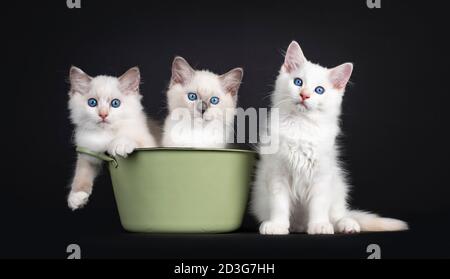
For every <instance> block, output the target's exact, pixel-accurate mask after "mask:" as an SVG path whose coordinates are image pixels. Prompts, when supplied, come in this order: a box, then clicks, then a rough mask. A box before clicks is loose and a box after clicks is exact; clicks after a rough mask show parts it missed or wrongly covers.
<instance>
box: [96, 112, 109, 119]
mask: <svg viewBox="0 0 450 279" xmlns="http://www.w3.org/2000/svg"><path fill="white" fill-rule="evenodd" d="M98 116H100V117H101V118H102V119H103V120H105V118H106V117H108V113H107V112H105V111H101V112H100V113H99V114H98Z"/></svg>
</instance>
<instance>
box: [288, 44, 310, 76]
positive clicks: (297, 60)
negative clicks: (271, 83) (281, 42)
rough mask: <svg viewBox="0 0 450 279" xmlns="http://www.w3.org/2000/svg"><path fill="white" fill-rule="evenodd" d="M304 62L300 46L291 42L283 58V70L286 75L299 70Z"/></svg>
mask: <svg viewBox="0 0 450 279" xmlns="http://www.w3.org/2000/svg"><path fill="white" fill-rule="evenodd" d="M305 62H306V58H305V55H304V54H303V51H302V49H301V48H300V45H299V44H298V43H297V42H296V41H292V42H291V44H290V45H289V47H288V49H287V51H286V56H285V57H284V64H283V67H284V69H285V70H286V71H287V72H288V73H291V72H293V71H295V70H297V69H299V68H300V67H301V66H302V65H303V64H304V63H305Z"/></svg>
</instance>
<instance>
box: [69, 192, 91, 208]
mask: <svg viewBox="0 0 450 279" xmlns="http://www.w3.org/2000/svg"><path fill="white" fill-rule="evenodd" d="M88 200H89V194H88V193H86V192H82V191H80V192H70V194H69V197H68V198H67V204H68V205H69V208H70V209H72V210H76V209H79V208H82V207H83V206H84V205H86V203H87V202H88Z"/></svg>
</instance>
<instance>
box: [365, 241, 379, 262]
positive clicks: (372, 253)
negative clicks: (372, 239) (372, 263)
mask: <svg viewBox="0 0 450 279" xmlns="http://www.w3.org/2000/svg"><path fill="white" fill-rule="evenodd" d="M366 252H367V253H369V256H368V257H367V259H369V260H379V259H381V248H380V245H378V244H369V245H368V246H367V248H366Z"/></svg>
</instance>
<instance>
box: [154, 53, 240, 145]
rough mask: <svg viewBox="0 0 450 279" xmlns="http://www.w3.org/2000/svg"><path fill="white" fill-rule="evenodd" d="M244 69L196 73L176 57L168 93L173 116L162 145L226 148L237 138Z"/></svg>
mask: <svg viewBox="0 0 450 279" xmlns="http://www.w3.org/2000/svg"><path fill="white" fill-rule="evenodd" d="M242 76H243V70H242V69H241V68H235V69H233V70H231V71H229V72H227V73H226V74H223V75H220V76H219V75H217V74H214V73H212V72H210V71H206V70H200V71H199V70H194V69H193V68H192V67H191V66H190V65H189V64H188V62H187V61H186V60H184V59H183V58H181V57H175V59H174V61H173V64H172V78H171V81H170V85H169V89H168V91H167V104H168V109H169V114H168V116H167V118H166V120H165V123H164V135H163V139H162V145H163V146H167V147H197V148H224V147H226V144H227V142H230V141H231V140H232V139H233V136H234V130H233V123H234V115H235V108H236V102H237V94H238V90H239V86H240V83H241V80H242Z"/></svg>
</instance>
